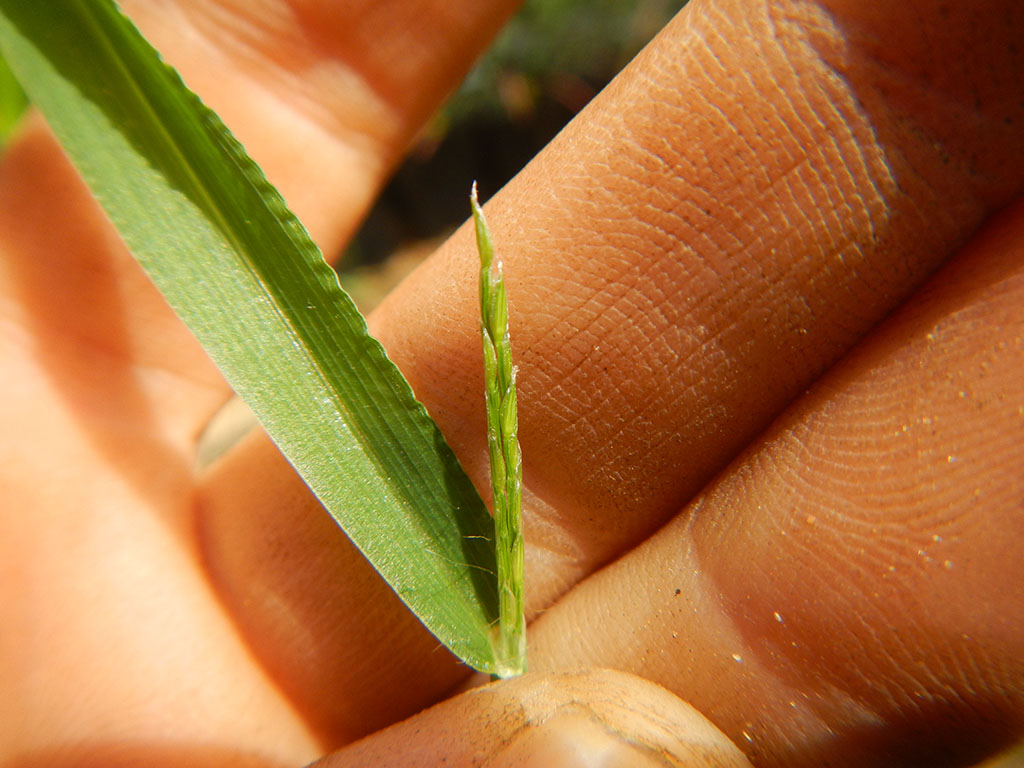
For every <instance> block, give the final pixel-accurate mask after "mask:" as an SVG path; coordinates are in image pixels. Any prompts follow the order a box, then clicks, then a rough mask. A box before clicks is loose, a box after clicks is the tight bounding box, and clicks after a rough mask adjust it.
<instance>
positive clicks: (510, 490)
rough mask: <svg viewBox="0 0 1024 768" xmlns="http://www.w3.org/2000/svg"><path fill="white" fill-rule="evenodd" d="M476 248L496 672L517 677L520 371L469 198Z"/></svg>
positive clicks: (522, 633)
mask: <svg viewBox="0 0 1024 768" xmlns="http://www.w3.org/2000/svg"><path fill="white" fill-rule="evenodd" d="M470 204H471V206H472V209H473V223H474V225H475V228H476V245H477V250H478V251H479V252H480V336H481V339H482V341H483V351H484V392H485V400H486V406H487V447H488V453H489V454H490V460H491V489H492V490H493V492H494V534H495V536H494V538H495V547H496V559H497V565H498V626H497V639H496V640H495V649H494V658H495V674H496V675H497V676H498V677H515V676H516V675H521V674H523V673H524V672H525V671H526V617H525V614H524V610H523V580H524V577H523V522H522V497H523V460H522V453H521V452H520V450H519V437H518V431H519V419H518V416H517V413H516V368H515V366H514V365H512V343H511V340H510V338H509V333H508V302H507V301H506V298H505V279H504V276H503V275H502V272H501V260H500V259H495V258H494V245H493V243H492V240H491V233H490V230H489V229H488V227H487V220H486V219H485V218H484V213H483V211H482V210H481V208H480V203H479V201H478V199H477V194H476V184H475V183H474V184H473V191H472V192H471V194H470Z"/></svg>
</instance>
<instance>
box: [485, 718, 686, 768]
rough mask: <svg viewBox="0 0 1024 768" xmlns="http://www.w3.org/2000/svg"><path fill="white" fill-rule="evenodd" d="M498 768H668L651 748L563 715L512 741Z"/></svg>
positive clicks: (524, 731)
mask: <svg viewBox="0 0 1024 768" xmlns="http://www.w3.org/2000/svg"><path fill="white" fill-rule="evenodd" d="M491 765H493V766H494V767H495V768H499V766H500V768H512V766H515V767H516V768H659V767H660V768H665V766H666V765H668V763H666V762H665V761H663V760H662V759H660V757H659V756H658V755H657V754H656V753H655V752H654V751H653V750H651V749H648V748H644V747H643V746H641V745H633V744H630V743H628V742H626V741H623V740H622V739H621V738H620V737H619V736H617V735H616V734H614V733H612V732H611V731H610V730H609V729H608V728H607V727H605V726H604V725H603V724H602V723H600V722H597V721H595V720H594V719H593V718H592V717H588V716H587V715H585V714H582V713H562V714H558V715H556V716H554V717H552V718H551V719H550V720H548V721H546V722H544V723H542V724H539V725H534V726H527V727H525V728H524V729H522V730H521V731H520V732H519V733H518V734H516V735H515V736H514V737H512V738H510V739H509V742H508V743H507V745H506V748H505V749H504V750H502V753H501V755H500V756H498V757H497V759H496V760H495V762H493V763H492V764H491Z"/></svg>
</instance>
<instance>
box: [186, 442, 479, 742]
mask: <svg viewBox="0 0 1024 768" xmlns="http://www.w3.org/2000/svg"><path fill="white" fill-rule="evenodd" d="M197 519H198V526H199V527H198V535H199V539H200V541H201V542H202V543H203V559H204V562H205V563H206V567H207V573H208V574H209V577H210V579H211V583H212V584H213V585H214V588H215V589H216V591H217V593H218V595H219V596H220V598H221V600H222V602H223V604H224V605H225V606H227V607H228V609H229V610H230V612H231V614H232V616H233V617H234V619H235V623H236V624H237V625H238V627H239V629H240V631H241V634H242V635H243V636H244V637H246V638H247V640H248V643H249V646H250V648H251V650H252V651H253V652H254V654H255V655H256V657H257V658H258V659H259V661H260V663H261V665H262V666H263V668H264V669H265V670H266V671H267V672H268V673H269V675H270V676H271V677H272V679H274V680H275V681H276V682H277V685H278V686H279V687H280V688H281V690H282V691H283V692H284V693H285V695H287V696H288V697H289V699H290V700H291V701H292V702H293V706H294V707H295V708H296V709H297V710H298V711H299V712H301V713H302V716H303V718H304V720H305V721H306V722H307V723H309V724H310V727H311V728H313V729H314V730H315V731H316V732H317V733H319V734H320V735H321V739H322V741H323V743H324V744H326V745H328V746H339V745H341V744H345V743H348V742H350V741H353V740H354V739H357V738H360V737H362V736H365V735H366V734H368V733H371V732H373V731H376V730H378V729H380V728H383V727H385V726H387V725H390V724H391V723H393V722H396V721H397V720H401V719H404V718H406V717H408V716H410V715H412V714H413V713H414V712H417V711H419V710H421V709H423V708H424V707H426V706H429V705H430V704H432V703H433V702H434V701H436V700H437V699H438V698H439V697H440V696H441V695H443V694H444V693H446V692H447V691H449V690H451V689H452V688H453V687H454V686H455V685H456V684H457V683H458V682H459V681H460V680H461V679H463V678H464V677H465V676H466V673H467V668H466V667H465V666H463V665H461V664H459V663H458V662H457V660H456V659H455V658H454V657H453V656H452V655H451V654H450V653H448V652H447V651H446V650H445V649H444V648H443V646H441V645H440V644H439V643H438V641H437V640H436V639H435V638H434V637H433V636H432V635H430V633H429V632H427V631H426V630H425V629H424V628H423V626H422V625H421V624H420V623H419V621H418V619H416V618H415V616H414V615H413V614H412V613H410V612H409V611H407V610H406V609H405V608H404V606H402V604H401V602H400V601H399V599H398V597H397V596H396V595H395V594H394V592H392V591H391V589H390V588H389V587H388V586H387V584H385V582H384V581H382V580H381V579H380V577H379V576H378V575H377V573H376V571H374V569H373V567H372V566H370V564H369V563H368V562H367V561H366V559H365V558H364V557H363V556H362V554H360V552H359V551H358V550H357V549H356V548H355V546H354V545H353V544H352V543H351V542H350V541H349V540H348V538H346V536H345V535H344V534H343V533H342V532H341V529H339V528H338V526H337V525H336V524H335V522H334V521H333V520H332V519H331V518H330V516H328V514H327V513H326V512H325V511H324V509H323V508H322V507H321V506H320V504H319V503H318V502H317V501H316V500H315V499H314V498H313V497H312V496H311V495H310V494H309V491H308V489H307V488H306V486H305V485H304V484H303V482H302V480H301V479H299V477H298V476H297V475H296V474H295V473H294V471H291V470H290V468H289V466H288V463H287V461H286V460H285V459H284V458H283V457H282V456H281V454H280V453H279V452H278V451H277V448H276V447H275V446H274V445H273V444H272V443H271V442H270V441H269V440H268V439H267V437H266V436H265V435H264V434H263V433H262V432H261V431H258V432H254V433H252V434H251V435H249V436H248V437H247V438H246V440H245V442H244V443H243V444H242V445H241V446H240V449H239V450H235V451H233V452H232V453H231V454H229V455H228V456H226V457H225V458H223V459H222V460H221V461H219V462H218V463H217V464H216V465H215V466H214V467H213V468H212V469H211V471H210V474H209V475H208V476H207V478H206V479H205V482H204V484H203V488H202V491H201V493H200V495H199V497H198V517H197Z"/></svg>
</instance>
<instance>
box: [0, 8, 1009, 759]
mask: <svg viewBox="0 0 1024 768" xmlns="http://www.w3.org/2000/svg"><path fill="white" fill-rule="evenodd" d="M333 7H334V6H333V5H332V4H330V3H326V2H325V3H322V4H320V3H314V2H299V1H298V0H295V2H292V3H280V2H274V1H272V0H267V1H266V2H264V3H261V4H255V3H242V2H237V3H232V2H220V3H216V4H214V3H209V2H202V3H199V2H197V3H187V2H178V3H170V2H167V3H155V2H150V3H143V2H140V1H138V0H136V2H130V3H125V8H126V11H127V12H128V13H129V14H130V15H132V16H133V18H134V19H135V20H136V21H137V23H138V24H139V25H140V27H141V28H142V30H143V31H144V32H145V33H146V34H147V35H148V36H149V37H150V38H151V39H152V40H153V41H154V43H155V44H156V45H157V47H158V48H160V49H161V50H162V51H163V52H164V54H165V56H166V57H167V58H168V59H169V60H170V61H171V63H173V64H176V65H177V66H178V67H179V69H180V70H181V72H182V74H183V76H184V77H185V79H186V81H187V82H188V83H189V84H190V85H191V86H192V87H193V88H194V89H195V90H196V91H198V92H199V93H200V94H201V95H202V96H203V97H204V98H205V99H206V100H207V101H208V102H209V103H210V104H211V106H213V107H214V108H215V109H216V110H217V111H218V112H220V113H221V115H222V116H223V117H224V118H225V121H226V122H227V123H228V125H229V126H231V127H232V129H233V130H234V131H235V132H236V133H237V134H238V135H239V137H240V138H241V139H242V140H243V142H244V143H245V144H246V146H247V147H248V148H249V149H250V151H251V153H252V154H253V156H254V157H255V158H256V159H257V160H258V161H259V162H260V163H261V165H263V167H264V168H265V169H266V171H267V173H268V175H269V176H270V177H271V179H272V180H273V181H274V182H275V184H277V185H278V186H279V188H281V190H282V192H283V193H284V194H285V196H286V198H287V199H288V200H289V201H290V203H291V204H292V206H293V207H294V208H295V209H296V211H297V213H298V214H299V215H300V217H301V218H302V219H303V220H304V221H306V222H307V223H308V225H309V227H310V229H311V231H312V232H313V234H314V236H315V237H316V238H317V239H318V241H319V242H320V243H321V245H322V246H323V247H324V249H325V251H327V252H334V251H336V250H337V248H338V246H339V245H340V244H341V243H343V242H344V241H345V239H346V238H347V237H348V235H350V234H351V232H352V231H353V229H354V228H355V227H356V226H357V223H358V221H359V217H360V216H361V214H362V213H363V212H365V210H366V208H367V206H368V205H369V203H370V201H371V200H372V199H373V196H374V194H375V192H376V190H378V189H379V187H380V185H381V184H382V182H383V181H384V179H385V177H386V174H387V172H388V170H389V169H390V168H392V167H393V165H394V164H395V162H396V161H397V160H398V158H399V157H400V156H401V153H402V151H403V149H404V148H405V147H406V146H407V145H408V142H409V141H410V140H411V139H412V137H413V136H414V135H415V132H416V130H417V129H418V128H419V127H420V126H421V125H422V123H423V121H424V120H425V119H426V118H427V117H428V116H429V115H430V113H431V111H432V110H433V109H434V107H435V106H436V105H437V104H438V103H439V101H440V100H441V99H442V98H443V96H444V95H445V93H447V92H448V91H449V89H450V88H451V87H452V86H453V84H454V83H455V82H457V80H458V78H459V77H460V76H461V74H462V73H463V72H464V71H465V69H466V68H467V67H468V66H469V65H470V63H471V61H472V59H473V57H474V56H475V55H476V52H477V51H479V50H480V49H481V48H482V47H483V46H484V45H486V42H487V39H488V37H489V36H490V35H491V34H492V33H493V32H494V31H495V30H496V29H497V28H498V26H499V25H500V23H501V21H502V20H503V19H504V18H505V17H506V16H507V15H508V14H509V13H510V12H511V11H512V10H513V9H512V7H511V4H510V3H502V2H484V3H481V2H475V3H469V2H464V3H463V2H444V3H442V2H439V1H437V2H435V1H433V0H426V1H425V2H422V3H416V4H413V3H407V2H372V3H371V2H367V3H349V4H346V6H345V8H344V9H343V10H337V9H335V10H331V9H332V8H333ZM1022 33H1024V7H1022V6H1021V5H1020V4H1019V3H1014V2H1012V1H1011V0H1006V2H995V1H993V2H978V3H959V4H953V5H950V6H948V7H946V6H941V5H939V4H932V3H903V4H896V3H884V4H883V3H878V4H874V3H860V2H839V1H838V0H836V1H835V2H822V3H810V2H806V3H797V2H792V3H790V2H775V3H740V2H739V1H738V0H733V1H727V0H726V1H723V2H718V3H709V2H700V0H694V2H693V3H692V4H691V5H690V6H689V7H688V8H687V9H686V10H685V11H684V13H683V14H682V15H681V16H680V17H679V18H677V19H676V20H675V21H674V22H673V23H672V24H670V25H669V27H668V28H667V29H666V30H665V31H664V33H663V34H662V35H661V36H660V37H659V38H658V40H656V41H655V43H653V44H652V46H650V47H649V48H648V50H647V51H646V52H645V53H644V54H643V55H642V56H641V57H639V59H638V60H637V61H636V62H634V64H633V65H632V66H631V67H630V68H629V69H628V70H627V71H626V72H625V73H624V74H623V76H622V77H620V78H619V80H617V81H616V83H614V84H613V85H612V86H611V87H610V88H609V89H607V90H606V92H604V93H603V94H602V95H601V96H600V97H599V98H598V99H597V100H596V101H595V102H594V103H593V104H592V105H591V106H590V107H589V108H588V109H587V110H586V111H585V112H584V113H583V114H582V115H581V116H580V117H579V118H578V120H577V121H575V122H574V124H573V125H572V126H571V127H570V128H569V129H567V130H566V131H565V132H564V133H563V134H562V135H561V136H560V137H559V138H558V139H557V140H556V141H555V142H554V143H553V144H552V145H551V146H550V147H549V148H548V149H547V150H545V152H543V153H542V154H541V155H540V156H539V157H538V158H537V159H536V160H535V161H534V162H533V163H531V165H530V166H529V167H528V168H527V169H526V170H525V171H524V172H523V173H522V174H521V175H520V176H519V177H517V179H516V180H514V181H513V182H512V183H511V184H509V185H508V187H506V188H505V189H504V190H502V191H501V193H500V194H498V195H496V196H495V198H494V199H493V201H492V202H491V203H490V204H489V205H488V207H487V215H488V220H489V222H490V224H491V228H492V230H493V233H494V238H495V242H496V244H497V247H498V249H499V250H500V252H501V253H502V258H503V261H504V264H505V272H506V279H507V283H508V292H509V296H510V302H511V304H512V308H511V309H512V338H513V345H514V348H515V351H516V354H517V362H518V365H519V367H520V372H519V382H520V390H519V401H520V409H521V410H520V420H521V440H522V447H523V454H524V460H525V482H526V510H525V514H526V526H527V529H526V538H527V547H528V554H527V558H528V563H527V569H528V573H527V578H528V582H527V583H528V590H529V595H528V602H529V607H530V613H531V616H532V617H533V622H532V624H531V630H530V643H531V647H530V654H531V655H530V663H531V669H532V670H533V672H531V675H529V676H527V677H526V678H523V679H522V680H517V681H511V682H507V683H501V684H497V685H493V686H489V687H487V688H483V689H479V690H472V691H469V692H468V693H463V694H461V695H455V694H454V691H456V690H459V689H462V688H465V687H467V686H469V685H471V684H472V682H473V681H472V680H470V679H469V678H468V676H467V672H466V670H465V668H463V667H460V666H459V665H458V664H457V663H456V662H455V661H454V660H453V659H452V658H450V657H449V656H448V655H447V654H446V653H445V652H443V651H441V650H439V649H438V648H437V645H436V642H435V641H433V640H432V639H431V638H430V636H429V635H427V634H426V633H425V632H424V631H423V630H422V628H421V627H420V626H419V625H418V624H417V623H416V622H415V620H413V619H412V618H411V617H410V616H409V615H408V614H407V613H406V612H405V611H404V609H403V608H402V606H401V605H400V604H398V603H397V601H396V600H395V599H394V598H393V597H392V595H391V593H390V592H389V591H388V589H387V587H386V586H384V585H383V584H381V583H380V582H379V580H377V579H376V577H375V575H374V573H373V571H372V570H371V569H370V568H369V567H368V566H367V565H366V564H365V563H364V561H362V559H361V558H360V557H359V556H358V554H357V553H356V552H355V551H354V550H353V548H352V547H351V545H349V544H348V543H347V540H346V539H345V538H344V536H343V535H341V534H340V532H339V531H338V530H337V529H336V528H335V527H334V525H333V523H331V522H330V521H329V520H328V519H327V518H326V516H325V515H324V514H323V513H322V511H320V510H319V508H318V505H317V503H316V502H315V500H313V499H312V498H310V496H309V495H308V492H307V491H306V490H305V488H304V486H302V484H301V482H300V481H298V479H297V478H296V477H295V476H294V474H293V473H292V472H291V470H290V469H289V467H288V466H287V464H286V463H285V462H284V461H283V459H281V457H280V456H279V455H278V454H277V453H276V452H275V450H274V449H273V447H272V446H271V445H270V444H269V443H268V441H267V440H266V438H265V437H264V436H263V435H261V434H260V433H258V432H254V433H253V434H251V435H249V436H248V437H247V438H246V439H245V440H244V441H243V442H242V443H241V444H240V445H239V446H237V447H236V448H235V449H234V450H233V451H231V452H230V453H229V454H228V455H226V456H225V457H223V458H222V459H221V460H220V461H218V462H217V463H216V464H215V465H213V466H212V467H210V468H208V469H205V470H202V471H200V470H198V469H197V468H196V462H195V453H196V446H197V443H198V441H199V438H200V435H201V434H202V431H203V429H204V428H205V426H206V425H207V424H208V422H209V421H210V419H211V418H212V416H213V415H214V414H215V413H216V412H217V411H218V409H219V408H220V407H221V406H222V405H223V404H224V403H225V401H226V400H227V399H228V398H229V397H230V392H229V391H228V389H227V387H226V386H225V385H224V383H223V382H222V381H221V379H220V377H219V376H218V374H217V373H216V371H215V370H214V369H213V367H212V366H211V364H210V363H209V362H208V361H207V360H206V358H205V357H204V355H203V354H202V351H201V350H200V349H199V348H198V347H197V345H196V344H195V342H194V341H193V340H192V338H191V337H190V335H189V334H188V332H187V331H186V330H185V329H184V328H183V327H181V326H180V324H179V323H178V322H177V320H176V319H175V317H174V316H173V314H172V313H171V312H170V311H169V310H168V309H167V308H166V306H165V305H164V304H163V303H162V301H161V299H160V298H159V296H158V295H157V294H156V293H155V291H154V290H153V289H152V288H151V286H150V285H149V284H148V283H147V282H146V280H145V278H144V277H143V276H142V274H141V273H140V272H139V271H138V269H137V268H136V266H135V264H134V263H133V262H132V261H131V258H130V256H129V255H128V254H127V253H125V252H124V250H123V249H122V247H121V246H120V244H119V242H118V240H117V238H116V236H115V235H114V233H113V232H112V230H111V228H110V227H109V225H108V224H107V223H106V222H105V220H104V219H103V218H102V216H101V215H100V213H99V212H98V210H97V209H96V207H95V205H94V203H93V201H92V200H91V198H90V197H89V195H88V193H87V192H86V191H85V190H84V188H83V187H82V185H81V183H80V182H79V181H78V180H77V177H76V176H75V174H74V172H73V171H72V170H71V169H70V168H69V166H68V165H67V163H66V161H65V160H64V159H63V157H62V155H61V154H60V152H59V150H58V149H57V148H56V146H55V144H54V142H53V140H52V138H51V137H50V136H49V134H48V133H47V132H46V129H45V128H44V126H43V125H42V123H41V121H39V120H38V119H36V118H30V119H29V120H28V121H27V122H26V124H25V125H24V126H23V128H22V129H21V131H20V132H19V134H18V135H17V136H16V138H15V139H14V140H13V142H12V143H11V145H10V147H9V148H8V150H7V152H6V155H5V156H4V157H3V159H2V161H0V249H2V252H3V253H2V259H0V318H2V323H0V344H2V345H3V348H2V354H0V364H2V365H3V366H4V371H3V375H2V376H0V386H2V387H3V389H4V392H3V397H0V434H3V435H5V436H11V437H10V439H8V440H6V442H5V448H4V453H3V460H2V461H0V473H2V476H0V485H2V487H3V488H4V494H3V498H2V500H0V504H2V505H3V506H2V508H3V511H2V514H0V548H2V552H0V574H2V577H0V627H2V631H0V679H2V680H3V681H4V685H2V686H0V762H2V764H4V765H10V766H34V765H47V766H72V765H74V766H79V765H92V764H96V765H129V764H131V765H138V764H145V765H156V766H173V765H190V766H195V765H200V766H202V765H214V764H217V765H220V764H224V763H228V764H232V765H251V766H258V767H260V768H263V767H268V768H269V767H270V766H292V765H301V764H305V763H308V762H310V761H314V760H317V759H320V758H324V764H325V765H331V764H337V765H346V766H347V765H362V764H366V765H414V764H423V765H436V764H440V763H441V762H442V760H444V761H447V762H446V763H445V764H446V765H481V764H484V762H487V761H490V762H487V764H489V765H503V766H505V765H507V766H511V765H517V766H522V765H567V766H577V765H578V766H588V765H599V764H601V765H648V764H649V765H688V766H700V767H703V768H708V766H719V765H743V764H745V763H744V761H745V760H750V761H751V762H752V763H753V764H755V765H758V766H802V765H807V766H812V765H813V766H818V765H833V766H859V765H871V766H878V765H913V764H924V765H969V764H971V763H973V762H974V761H976V760H978V759H980V758H981V757H983V756H984V755H986V754H988V753H990V752H992V751H994V750H996V749H999V748H1001V747H1003V746H1005V745H1007V744H1010V743H1013V742H1014V741H1016V740H1019V739H1020V737H1021V735H1022V730H1024V716H1022V714H1021V713H1024V701H1022V699H1024V666H1022V664H1021V661H1020V659H1022V658H1024V586H1022V584H1024V579H1022V578H1021V575H1022V574H1021V569H1020V566H1019V561H1020V558H1019V554H1018V550H1019V546H1018V545H1017V542H1019V541H1020V540H1021V536H1022V534H1024V515H1021V511H1022V508H1024V480H1022V479H1021V473H1020V471H1019V467H1020V466H1021V462H1022V460H1024V383H1022V382H1024V370H1022V369H1024V354H1022V353H1024V310H1022V307H1024V260H1022V259H1021V258H1020V254H1021V251H1022V248H1024V204H1018V203H1016V201H1017V199H1018V198H1019V196H1020V194H1021V192H1022V189H1024V153H1022V152H1021V150H1020V147H1021V146H1022V141H1021V132H1022V128H1021V126H1022V125H1024V102H1022V101H1021V99H1020V83H1021V82H1024V48H1021V47H1020V45H1019V42H1018V41H1019V40H1021V39H1024V35H1022ZM475 274H476V254H475V251H474V249H473V245H472V233H471V232H470V231H469V229H468V228H465V227H464V228H463V229H462V230H460V231H459V232H458V233H456V234H455V235H454V236H453V238H452V239H451V240H450V241H449V242H448V243H447V244H446V245H445V246H443V247H442V248H441V250H440V251H439V252H438V253H437V254H435V256H434V257H433V258H431V259H430V260H429V261H428V262H427V263H426V264H425V265H424V266H423V268H421V269H420V270H419V271H418V272H417V273H415V274H414V275H413V276H412V277H411V278H410V279H409V280H408V281H406V282H405V283H404V284H403V285H402V286H401V287H399V288H398V289H397V290H396V291H395V292H394V293H393V294H392V295H391V297H389V299H387V300H386V301H385V303H384V304H383V305H382V306H381V307H380V308H379V309H378V310H377V311H376V312H375V313H374V315H373V316H372V317H371V319H370V323H371V328H372V330H373V332H374V333H375V334H376V335H377V336H378V337H379V338H380V339H381V340H382V342H383V343H384V345H385V346H386V347H387V349H388V352H389V354H390V355H391V356H392V358H393V359H394V360H395V362H396V363H397V364H398V365H399V366H400V367H401V368H402V370H403V372H404V373H405V374H406V375H407V377H408V378H409V380H410V382H411V383H412V385H413V388H414V390H415V391H416V393H417V396H418V397H420V398H421V400H422V401H423V402H424V403H425V404H426V405H427V407H428V408H429V410H430V411H431V413H432V414H433V415H434V417H435V418H436V419H437V420H438V422H439V424H440V425H441V427H442V429H443V430H444V432H445V434H446V436H447V437H448V439H449V441H450V442H451V444H452V446H453V448H454V449H455V450H456V452H457V453H458V455H459V457H460V459H461V460H462V461H463V463H464V465H465V466H466V468H467V471H468V472H469V473H470V475H471V477H472V478H473V479H474V481H475V482H476V483H477V485H478V487H479V488H481V489H482V491H484V492H485V489H486V487H487V481H486V447H485V442H484V441H485V435H484V429H483V408H482V394H481V392H482V381H481V375H482V374H481V364H480V361H479V354H480V352H479V340H478V338H477V335H476V319H475V318H476V307H475V277H474V276H475ZM602 668H603V669H604V670H606V671H601V670H602ZM607 670H615V671H607ZM655 684H656V685H655ZM659 686H660V687H659ZM431 705H435V706H433V708H432V709H429V710H427V711H426V712H421V710H423V709H424V708H425V707H430V706H431ZM416 713H419V714H416ZM410 717H411V719H408V720H405V718H410ZM403 720H404V722H402V723H400V724H398V725H395V724H396V723H399V721H403ZM389 726H391V727H389ZM362 737H367V738H365V739H362V740H361V741H360V740H359V739H361V738H362ZM602 760H604V761H605V762H603V763H602V762H601V761H602ZM417 761H418V762H417ZM673 761H675V762H673Z"/></svg>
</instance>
